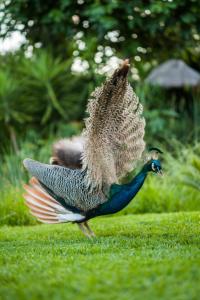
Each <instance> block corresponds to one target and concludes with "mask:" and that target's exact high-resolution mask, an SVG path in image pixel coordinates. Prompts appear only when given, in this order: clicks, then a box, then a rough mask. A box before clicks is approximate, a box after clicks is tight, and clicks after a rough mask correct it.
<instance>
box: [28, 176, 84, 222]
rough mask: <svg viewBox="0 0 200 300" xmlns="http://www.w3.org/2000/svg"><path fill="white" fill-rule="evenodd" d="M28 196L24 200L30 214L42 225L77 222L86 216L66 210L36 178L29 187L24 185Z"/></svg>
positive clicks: (30, 182) (32, 179)
mask: <svg viewBox="0 0 200 300" xmlns="http://www.w3.org/2000/svg"><path fill="white" fill-rule="evenodd" d="M24 189H25V191H26V194H25V195H24V198H25V200H26V202H25V203H26V205H27V206H28V207H29V209H30V212H31V214H32V215H33V216H35V217H36V218H37V219H38V220H39V221H40V222H42V223H49V224H55V223H63V222H76V221H81V220H83V219H84V216H83V215H81V214H78V213H73V212H71V211H69V210H67V209H66V208H64V207H63V206H62V205H61V204H60V203H59V202H58V201H56V200H55V199H54V198H53V197H51V196H50V195H49V194H48V193H47V192H46V191H45V190H44V189H43V188H42V186H41V185H40V183H39V182H38V180H37V179H36V178H34V177H33V178H31V180H30V181H29V185H24Z"/></svg>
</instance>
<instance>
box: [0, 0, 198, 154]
mask: <svg viewBox="0 0 200 300" xmlns="http://www.w3.org/2000/svg"><path fill="white" fill-rule="evenodd" d="M199 16H200V7H199V5H198V1H195V0H190V1H186V0H176V1H173V0H168V1H165V0H162V1H161V0H159V1H137V0H136V1H126V3H124V1H119V0H112V1H84V0H77V1H72V0H59V1H52V0H47V1H42V0H35V1H30V0H19V1H18V0H16V1H12V0H5V1H2V2H1V4H0V25H1V28H0V36H1V38H7V37H9V35H12V33H13V32H20V33H21V34H22V35H23V37H24V40H23V43H22V44H21V47H20V49H19V50H18V51H16V52H14V53H11V54H10V53H4V54H2V55H1V58H0V66H1V72H2V74H1V78H0V79H1V87H0V89H1V103H0V107H1V117H0V122H1V125H2V128H5V130H3V131H2V132H1V135H2V136H1V140H2V143H1V149H0V150H2V147H7V146H8V145H9V143H10V142H11V143H12V145H13V147H14V148H15V150H16V149H17V147H18V146H17V142H16V140H17V139H18V138H21V137H24V135H26V131H27V130H30V128H32V129H34V130H36V132H37V131H38V129H39V131H40V135H41V136H42V137H44V138H45V137H46V136H47V134H48V132H49V130H50V129H51V130H53V131H54V132H56V130H57V128H58V127H60V124H61V123H62V124H64V123H68V122H71V121H80V120H81V119H82V118H83V117H84V111H85V106H86V102H87V98H88V96H89V93H90V92H91V91H92V89H93V88H94V86H96V85H97V84H99V83H100V82H101V81H102V80H103V79H104V77H105V75H107V72H108V71H109V70H110V68H109V64H110V66H113V67H116V65H117V62H118V58H121V59H122V58H125V57H129V58H130V59H131V63H132V70H131V76H130V80H131V81H132V82H133V84H134V85H135V87H136V90H137V93H138V95H139V96H140V97H141V99H142V101H143V103H144V105H145V115H146V118H147V137H146V138H147V140H148V141H149V142H151V140H152V138H153V139H156V140H158V141H160V142H163V141H164V142H167V141H168V139H169V138H170V139H171V138H172V137H174V138H178V139H180V140H182V141H185V142H190V141H192V140H193V139H194V135H195V136H196V135H197V132H198V130H197V128H195V129H194V122H193V118H194V114H193V111H191V113H190V115H188V114H187V112H186V110H185V109H183V110H182V111H177V109H176V106H177V104H176V103H175V101H174V99H173V94H172V93H170V91H168V90H167V91H165V90H163V89H161V88H151V87H148V86H146V85H145V84H144V79H145V78H146V76H147V75H148V73H149V72H150V70H151V69H152V68H153V67H154V66H156V65H158V64H159V63H161V62H163V61H164V60H166V59H169V58H179V59H183V60H184V61H185V62H186V63H188V64H189V65H190V66H193V67H194V68H196V70H200V62H199V61H200V60H199V58H200V46H199V43H200V35H199V32H200V20H199V19H200V17H199ZM184 93H185V91H184V92H183V93H181V94H180V103H181V101H182V100H181V98H184ZM189 94H190V95H192V96H191V97H190V98H191V99H192V100H191V102H193V101H196V102H197V105H199V103H198V102H199V100H197V99H195V100H194V98H197V95H198V93H197V92H196V91H195V93H194V92H193V91H192V89H189ZM194 96H195V97H194ZM185 101H190V100H188V99H186V100H185ZM196 102H195V104H196ZM197 105H195V108H196V107H197ZM192 109H194V105H193V106H192ZM197 117H198V116H197ZM24 123H25V124H26V126H24ZM197 123H198V120H196V119H195V124H197ZM166 125H167V126H166ZM195 126H196V125H195ZM194 131H195V133H194ZM9 141H10V142H9Z"/></svg>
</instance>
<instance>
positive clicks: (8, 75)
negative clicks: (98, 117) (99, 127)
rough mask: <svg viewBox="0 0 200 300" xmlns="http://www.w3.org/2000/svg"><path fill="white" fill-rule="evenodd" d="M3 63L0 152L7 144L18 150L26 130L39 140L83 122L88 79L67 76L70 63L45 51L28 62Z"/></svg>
mask: <svg viewBox="0 0 200 300" xmlns="http://www.w3.org/2000/svg"><path fill="white" fill-rule="evenodd" d="M5 61H6V62H4V61H3V58H2V60H1V61H0V65H1V71H0V126H1V128H2V131H1V132H0V138H1V140H2V143H1V145H0V152H1V151H2V150H3V149H4V148H6V149H8V148H9V147H10V144H12V146H13V147H14V150H19V149H18V148H19V145H17V144H18V139H21V138H24V137H25V136H26V134H27V132H29V131H30V130H36V131H40V135H41V138H43V137H45V136H47V135H49V134H50V132H52V131H53V132H54V133H55V132H56V131H57V130H58V128H59V127H61V126H62V125H61V124H64V123H66V124H67V123H68V122H70V121H79V120H82V119H83V116H84V113H85V106H86V101H87V98H88V83H89V81H90V77H89V76H88V75H84V76H83V75H73V74H71V69H70V68H71V61H63V60H62V61H61V60H60V59H54V58H53V56H52V55H51V54H50V53H47V52H45V51H38V52H37V53H35V55H34V56H33V57H32V58H31V59H30V58H26V57H24V56H23V55H22V54H21V55H19V54H18V55H16V56H13V57H12V56H11V55H8V56H6V57H5ZM16 152H17V151H16Z"/></svg>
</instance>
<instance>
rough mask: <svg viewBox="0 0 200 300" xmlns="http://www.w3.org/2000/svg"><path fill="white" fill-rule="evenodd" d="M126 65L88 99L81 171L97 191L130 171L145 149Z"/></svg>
mask: <svg viewBox="0 0 200 300" xmlns="http://www.w3.org/2000/svg"><path fill="white" fill-rule="evenodd" d="M128 70H129V62H128V60H125V61H124V63H123V64H122V66H121V67H120V68H118V69H117V70H116V71H115V72H114V74H113V75H112V76H111V78H110V79H108V80H107V81H106V82H105V83H104V84H103V85H102V86H101V87H99V88H97V89H96V90H95V91H94V92H93V93H92V95H91V99H90V100H89V103H88V107H87V112H88V114H89V117H88V118H87V119H86V120H85V130H84V132H83V137H84V149H83V156H82V164H83V170H84V171H85V174H86V176H85V178H86V181H87V184H88V185H89V186H90V187H92V188H97V189H99V190H101V189H102V187H104V186H110V185H111V184H113V183H117V182H118V179H119V178H120V177H121V176H123V175H124V174H125V173H126V172H127V171H129V170H130V169H133V167H134V162H136V161H137V160H138V159H139V158H140V157H141V155H142V152H143V150H144V148H145V143H144V140H143V137H144V128H145V120H144V117H143V116H142V112H143V107H142V105H141V103H139V99H138V97H137V96H136V94H135V93H134V91H133V89H132V87H131V86H130V84H129V83H128V79H127V74H128Z"/></svg>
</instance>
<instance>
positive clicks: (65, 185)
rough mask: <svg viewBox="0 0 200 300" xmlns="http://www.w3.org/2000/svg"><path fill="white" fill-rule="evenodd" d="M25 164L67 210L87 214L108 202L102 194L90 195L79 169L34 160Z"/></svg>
mask: <svg viewBox="0 0 200 300" xmlns="http://www.w3.org/2000/svg"><path fill="white" fill-rule="evenodd" d="M23 163H24V166H25V168H26V169H27V170H28V171H29V173H30V174H31V175H32V176H33V177H35V178H36V179H37V180H38V181H39V183H40V184H42V186H43V188H45V189H46V191H47V192H48V193H49V194H50V195H51V196H53V197H55V199H56V200H57V201H59V202H60V204H61V205H63V206H64V207H65V208H66V209H69V208H70V209H71V210H72V211H74V212H77V210H78V211H80V212H87V211H88V210H90V209H92V208H95V207H96V206H98V205H99V204H101V203H103V202H105V201H106V198H105V196H104V194H103V193H101V192H96V191H93V192H91V193H89V191H88V187H87V186H86V184H85V182H84V174H83V172H81V170H79V169H74V170H73V169H68V168H66V167H62V166H57V165H48V164H43V163H40V162H38V161H35V160H32V159H25V160H24V162H23Z"/></svg>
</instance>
